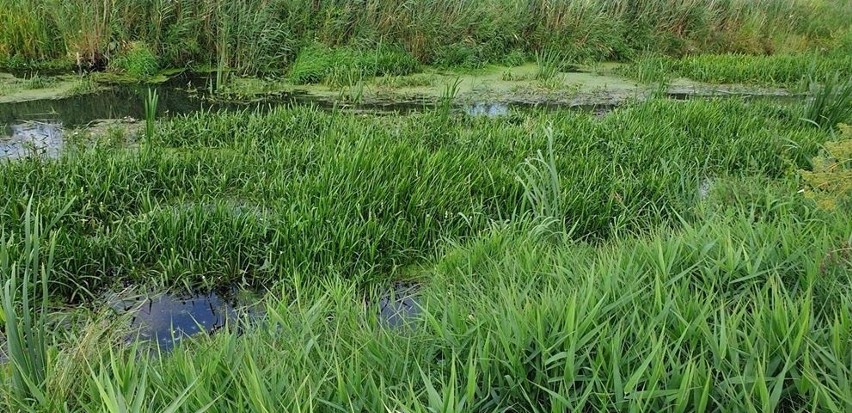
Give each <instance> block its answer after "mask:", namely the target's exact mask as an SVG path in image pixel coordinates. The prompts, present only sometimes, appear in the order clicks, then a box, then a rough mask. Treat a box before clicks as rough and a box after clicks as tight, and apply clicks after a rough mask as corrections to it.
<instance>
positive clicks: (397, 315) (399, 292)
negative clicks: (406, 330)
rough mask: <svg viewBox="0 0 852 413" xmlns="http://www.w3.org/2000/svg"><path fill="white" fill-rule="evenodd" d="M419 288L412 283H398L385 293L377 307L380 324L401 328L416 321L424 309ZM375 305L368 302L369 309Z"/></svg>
mask: <svg viewBox="0 0 852 413" xmlns="http://www.w3.org/2000/svg"><path fill="white" fill-rule="evenodd" d="M417 291H418V286H417V285H415V284H410V283H396V284H394V285H392V286H391V287H390V288H388V289H387V290H385V291H383V292H382V294H381V295H380V297H379V299H378V301H377V302H376V303H375V305H377V306H378V308H377V309H376V311H378V316H379V322H381V323H382V324H384V325H386V326H388V327H391V328H400V327H404V326H406V325H408V324H409V323H411V322H412V321H413V320H415V319H416V318H417V317H418V316H419V315H420V313H421V312H422V308H421V307H420V300H419V297H418V295H417ZM372 305H373V304H372V303H371V302H369V301H368V302H367V307H368V309H369V308H370V307H371V306H372Z"/></svg>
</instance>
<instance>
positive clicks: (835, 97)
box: [804, 62, 852, 128]
mask: <svg viewBox="0 0 852 413" xmlns="http://www.w3.org/2000/svg"><path fill="white" fill-rule="evenodd" d="M850 63H852V62H850ZM810 95H811V98H810V101H809V102H808V104H807V105H806V106H805V114H804V117H805V119H806V120H807V121H808V122H811V123H812V124H814V125H816V126H817V127H820V128H833V127H835V126H837V125H838V124H839V123H843V122H850V121H852V77H850V75H848V74H847V75H846V76H844V75H843V74H842V73H840V72H838V73H835V74H834V76H829V77H826V78H823V79H822V81H821V82H818V81H816V80H815V79H813V78H811V79H810Z"/></svg>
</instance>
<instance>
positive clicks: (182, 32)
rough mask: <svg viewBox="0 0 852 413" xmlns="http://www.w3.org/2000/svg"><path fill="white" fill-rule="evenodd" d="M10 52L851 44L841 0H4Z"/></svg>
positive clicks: (177, 58)
mask: <svg viewBox="0 0 852 413" xmlns="http://www.w3.org/2000/svg"><path fill="white" fill-rule="evenodd" d="M0 10H2V13H0V65H3V66H20V65H27V64H30V63H33V62H48V61H55V60H56V59H59V60H65V61H66V62H71V63H72V64H70V65H68V66H72V65H73V62H76V61H79V62H80V63H81V64H82V65H84V66H89V65H92V66H96V67H97V66H103V65H106V64H109V65H111V66H114V67H115V68H116V69H118V70H124V71H127V72H130V73H136V74H146V73H148V72H150V71H152V70H156V67H158V66H159V67H182V66H185V65H189V64H193V65H199V64H200V65H212V66H218V67H220V68H228V69H230V70H234V71H236V72H239V73H258V72H280V71H282V70H285V69H286V68H288V67H289V66H290V65H291V64H292V63H293V62H294V61H296V59H297V56H298V55H299V54H300V53H301V52H302V50H303V49H306V48H311V47H312V45H314V44H320V45H323V46H325V47H335V48H336V47H350V48H355V49H359V50H379V49H386V50H391V51H392V53H397V54H398V53H405V54H407V55H408V56H410V58H413V59H415V60H417V61H419V62H421V63H425V64H437V65H446V66H480V65H482V64H484V63H487V62H492V63H494V62H502V63H511V62H516V61H518V60H531V59H532V58H533V56H534V55H535V53H537V52H538V51H542V50H555V51H557V52H558V53H560V54H562V55H563V56H565V57H566V58H569V59H571V60H574V61H581V60H586V59H591V60H605V59H606V60H624V59H629V58H632V57H634V56H635V55H636V54H637V53H638V52H646V51H652V52H658V53H662V54H667V55H681V54H684V53H690V54H692V53H720V52H735V53H746V54H772V53H778V52H800V51H805V50H818V49H830V50H834V49H838V48H843V47H848V43H849V34H848V33H849V23H848V22H849V21H850V20H852V6H850V5H849V3H848V2H846V1H843V0H793V1H789V0H760V1H741V0H734V1H716V0H690V1H674V0H673V1H662V2H650V3H643V2H635V1H627V0H618V1H606V2H605V1H560V2H548V1H532V0H489V1H479V2H459V1H446V0H433V1H405V2H398V1H384V0H378V1H367V2H357V3H352V2H336V1H335V2H318V1H307V0H302V1H284V0H270V1H262V2H250V1H243V0H241V1H221V0H180V1H162V0H145V1H129V0H116V1H109V2H99V3H97V4H92V3H91V2H89V1H84V0H50V1H34V0H2V1H0Z"/></svg>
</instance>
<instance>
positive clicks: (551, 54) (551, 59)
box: [535, 49, 564, 82]
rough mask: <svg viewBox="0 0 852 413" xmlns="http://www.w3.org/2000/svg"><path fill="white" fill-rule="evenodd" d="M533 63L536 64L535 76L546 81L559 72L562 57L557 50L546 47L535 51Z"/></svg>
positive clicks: (562, 60) (562, 61)
mask: <svg viewBox="0 0 852 413" xmlns="http://www.w3.org/2000/svg"><path fill="white" fill-rule="evenodd" d="M535 63H536V65H537V66H538V71H536V74H535V78H536V79H537V80H540V81H542V82H547V81H550V80H551V79H553V78H554V77H556V76H557V75H558V74H559V72H560V70H561V68H562V66H563V63H564V59H563V57H562V55H561V54H560V53H559V52H558V51H556V50H553V49H548V50H542V51H539V52H538V53H536V55H535Z"/></svg>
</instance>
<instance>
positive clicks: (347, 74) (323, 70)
mask: <svg viewBox="0 0 852 413" xmlns="http://www.w3.org/2000/svg"><path fill="white" fill-rule="evenodd" d="M418 69H419V63H418V62H417V60H415V59H414V58H413V57H412V56H411V55H410V54H407V53H405V52H403V51H400V50H397V49H394V48H389V47H378V48H376V49H366V50H355V49H349V48H338V49H333V48H329V47H326V46H323V45H321V44H316V43H315V44H312V45H310V46H308V47H306V48H304V49H302V51H301V52H300V53H299V55H298V56H297V57H296V61H295V62H294V63H293V66H292V67H291V68H290V75H289V78H290V81H291V82H293V83H295V84H297V85H301V84H309V83H321V82H327V83H329V84H331V85H332V86H339V85H341V84H345V83H346V81H347V80H348V79H350V78H352V77H353V76H361V77H375V76H404V75H409V74H412V73H414V72H416V71H417V70H418Z"/></svg>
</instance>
